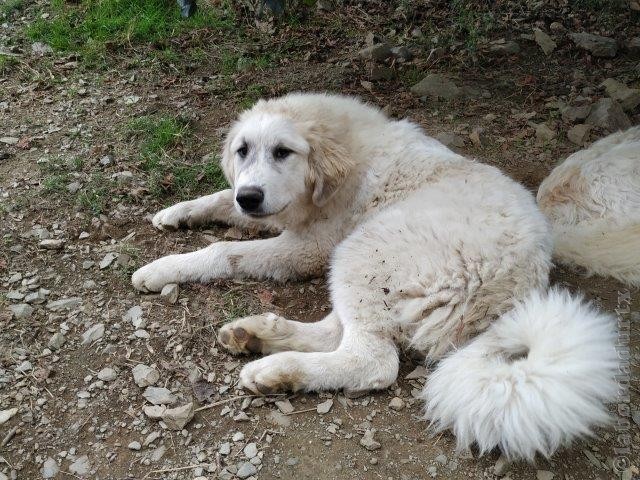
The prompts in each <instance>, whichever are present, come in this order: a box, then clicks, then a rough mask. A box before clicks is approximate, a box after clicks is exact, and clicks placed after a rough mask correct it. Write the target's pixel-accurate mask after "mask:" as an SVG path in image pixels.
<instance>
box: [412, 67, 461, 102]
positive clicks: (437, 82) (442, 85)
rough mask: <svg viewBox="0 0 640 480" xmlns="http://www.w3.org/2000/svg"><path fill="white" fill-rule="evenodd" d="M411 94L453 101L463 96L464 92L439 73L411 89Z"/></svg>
mask: <svg viewBox="0 0 640 480" xmlns="http://www.w3.org/2000/svg"><path fill="white" fill-rule="evenodd" d="M411 93H413V94H414V95H417V96H419V97H435V98H444V99H445V100H452V99H454V98H459V97H461V96H462V95H463V93H464V92H463V90H462V89H461V88H460V87H458V86H457V85H456V84H455V83H454V82H453V81H452V80H451V79H449V78H447V77H446V76H444V75H441V74H439V73H432V74H430V75H427V76H426V77H424V78H423V79H422V80H420V82H418V83H416V84H415V85H414V86H413V87H411Z"/></svg>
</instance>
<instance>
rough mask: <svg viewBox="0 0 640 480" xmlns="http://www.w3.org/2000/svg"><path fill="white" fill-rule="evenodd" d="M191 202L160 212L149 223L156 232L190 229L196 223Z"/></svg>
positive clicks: (181, 203)
mask: <svg viewBox="0 0 640 480" xmlns="http://www.w3.org/2000/svg"><path fill="white" fill-rule="evenodd" d="M198 221H199V220H198V219H197V218H196V212H195V209H194V208H193V202H180V203H178V204H176V205H173V206H171V207H169V208H165V209H164V210H160V211H159V212H158V213H156V214H155V215H154V217H153V220H151V222H152V223H153V226H154V227H156V228H157V229H158V230H177V229H179V228H190V227H192V226H194V225H195V224H197V223H198Z"/></svg>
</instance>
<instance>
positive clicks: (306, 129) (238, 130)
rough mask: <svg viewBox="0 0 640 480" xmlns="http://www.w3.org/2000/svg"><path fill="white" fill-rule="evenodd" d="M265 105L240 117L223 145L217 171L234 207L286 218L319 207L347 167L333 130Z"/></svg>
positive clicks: (339, 182) (343, 153)
mask: <svg viewBox="0 0 640 480" xmlns="http://www.w3.org/2000/svg"><path fill="white" fill-rule="evenodd" d="M264 105H266V102H259V103H258V104H257V105H256V106H255V107H254V108H253V109H252V110H250V111H248V112H245V113H244V114H243V115H242V116H241V117H240V119H239V121H238V122H236V124H235V125H234V126H233V128H232V129H231V131H230V132H229V134H228V135H227V139H226V141H225V145H224V151H223V155H222V167H223V169H224V172H225V175H226V177H227V180H228V181H229V183H230V184H231V185H232V187H233V190H234V197H235V206H236V208H237V209H238V211H240V212H241V213H243V214H246V215H249V216H252V217H267V216H279V215H281V214H282V215H281V216H282V217H285V216H288V215H287V214H288V213H289V212H293V211H295V212H298V214H299V212H300V211H301V210H306V208H301V207H303V206H304V207H309V206H312V205H315V206H316V207H322V206H324V205H325V204H327V202H328V201H329V200H330V199H331V198H332V197H333V195H334V194H335V193H336V192H337V191H338V189H339V188H340V186H341V185H342V184H343V182H344V181H345V179H346V177H347V174H348V172H349V170H350V168H351V165H350V160H349V158H348V155H347V153H346V150H345V148H344V146H343V145H342V144H341V143H340V141H339V139H338V138H336V134H335V133H333V132H335V126H334V128H331V127H329V126H325V125H323V124H322V122H318V121H314V120H305V119H300V118H299V117H298V118H295V117H296V115H289V114H288V112H287V110H286V109H280V110H278V111H273V110H268V109H261V108H260V107H264Z"/></svg>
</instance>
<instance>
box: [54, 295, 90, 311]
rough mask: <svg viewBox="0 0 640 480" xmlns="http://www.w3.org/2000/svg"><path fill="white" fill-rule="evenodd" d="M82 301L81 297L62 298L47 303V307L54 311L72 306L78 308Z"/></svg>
mask: <svg viewBox="0 0 640 480" xmlns="http://www.w3.org/2000/svg"><path fill="white" fill-rule="evenodd" d="M81 303H82V298H80V297H68V298H61V299H60V300H55V301H52V302H49V303H47V308H48V309H49V310H51V311H53V312H57V311H59V310H70V309H72V308H76V307H77V306H78V305H80V304H81Z"/></svg>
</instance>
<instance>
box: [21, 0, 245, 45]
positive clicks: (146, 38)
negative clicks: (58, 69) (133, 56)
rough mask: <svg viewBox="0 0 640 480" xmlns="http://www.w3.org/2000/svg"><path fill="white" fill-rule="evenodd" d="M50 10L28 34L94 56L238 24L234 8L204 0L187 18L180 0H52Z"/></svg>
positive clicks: (33, 25)
mask: <svg viewBox="0 0 640 480" xmlns="http://www.w3.org/2000/svg"><path fill="white" fill-rule="evenodd" d="M50 14H51V17H50V18H47V19H38V20H37V21H36V22H34V23H33V24H32V25H31V26H29V27H28V28H27V35H28V36H29V37H30V38H31V39H32V40H38V41H41V42H45V43H47V44H49V45H51V47H53V48H54V49H56V50H59V51H63V52H67V51H78V52H81V53H84V54H87V55H89V56H95V55H99V54H100V53H101V52H103V51H105V49H106V48H107V47H109V48H113V47H125V46H128V45H132V44H141V43H156V42H162V41H164V40H166V39H168V38H171V37H174V36H177V35H180V34H181V33H183V32H185V31H187V30H190V29H199V28H207V29H216V30H228V29H230V28H231V27H233V25H234V18H233V14H232V11H231V10H229V9H227V10H223V9H214V8H213V7H210V6H207V5H206V4H204V5H201V6H200V10H199V11H198V13H196V15H194V16H193V17H191V18H188V19H183V18H181V17H180V13H179V9H178V7H177V5H176V4H175V2H173V1H167V0H83V1H82V2H81V3H80V4H78V5H69V4H68V3H66V2H65V1H64V0H52V2H51V12H50Z"/></svg>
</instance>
